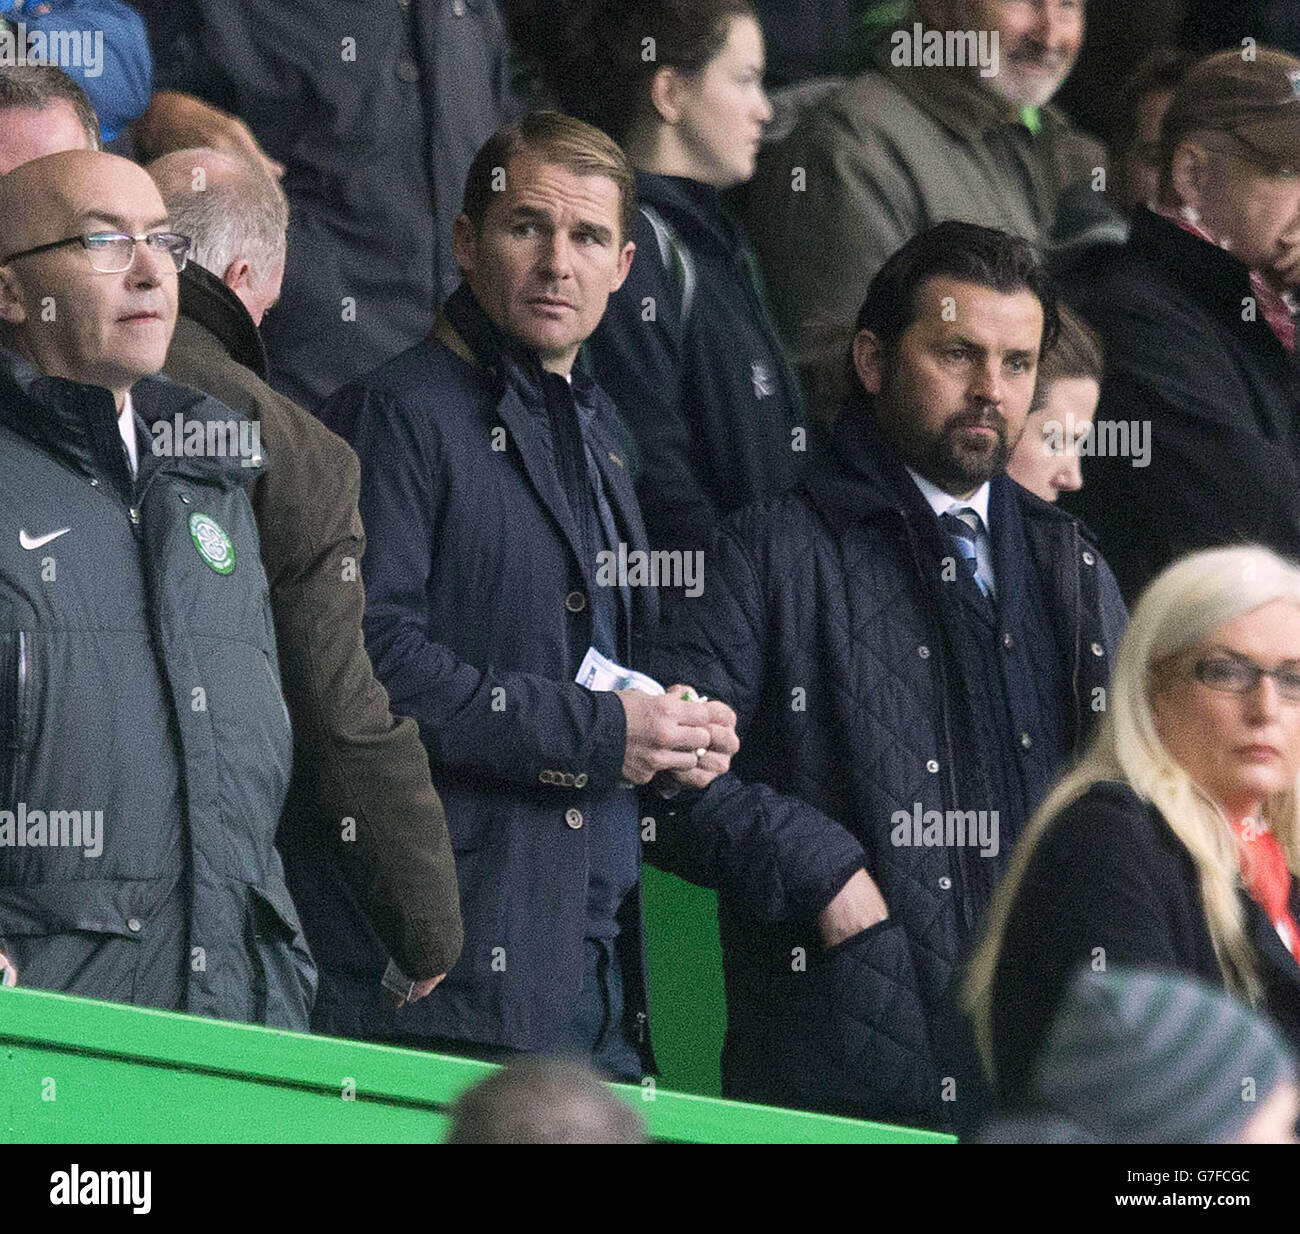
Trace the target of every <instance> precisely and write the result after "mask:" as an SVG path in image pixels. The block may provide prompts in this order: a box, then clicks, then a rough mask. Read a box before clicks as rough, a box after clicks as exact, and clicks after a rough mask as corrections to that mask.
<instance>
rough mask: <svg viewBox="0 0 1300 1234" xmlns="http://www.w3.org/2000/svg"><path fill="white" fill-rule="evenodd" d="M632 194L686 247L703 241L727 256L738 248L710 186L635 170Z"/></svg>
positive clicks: (735, 233) (727, 217)
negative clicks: (670, 227)
mask: <svg viewBox="0 0 1300 1234" xmlns="http://www.w3.org/2000/svg"><path fill="white" fill-rule="evenodd" d="M636 195H637V200H638V201H643V202H645V203H646V205H649V206H653V207H654V208H655V209H656V210H658V211H659V213H660V214H662V215H664V217H665V218H666V219H667V220H668V222H670V223H671V224H672V225H673V226H674V227H675V228H676V229H677V230H678V231H679V232H680V233H681V234H682V239H683V240H684V241H685V242H687V243H688V244H690V243H695V244H698V243H700V242H701V241H706V242H708V243H710V244H713V245H715V246H716V247H718V248H721V249H723V250H724V251H725V252H726V253H727V254H729V255H730V254H734V253H735V252H737V251H738V250H739V249H740V247H741V239H740V231H739V229H738V228H737V227H736V224H735V223H734V222H733V221H732V219H731V216H730V215H729V214H728V213H727V212H726V210H725V209H724V208H723V205H722V194H721V193H720V192H719V191H718V190H717V189H715V188H714V187H713V186H712V185H709V184H701V183H700V181H698V180H691V179H688V178H687V177H685V176H660V175H656V174H655V173H654V172H649V171H638V172H637V173H636Z"/></svg>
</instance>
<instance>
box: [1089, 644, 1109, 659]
mask: <svg viewBox="0 0 1300 1234" xmlns="http://www.w3.org/2000/svg"><path fill="white" fill-rule="evenodd" d="M1092 654H1093V655H1094V656H1104V655H1105V654H1106V648H1105V647H1103V646H1102V645H1101V644H1100V643H1093V645H1092Z"/></svg>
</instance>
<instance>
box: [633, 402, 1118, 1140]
mask: <svg viewBox="0 0 1300 1234" xmlns="http://www.w3.org/2000/svg"><path fill="white" fill-rule="evenodd" d="M994 484H995V485H997V486H1010V488H1011V492H1012V493H1013V494H1014V497H1015V498H1016V499H1017V500H1018V501H1019V503H1020V513H1021V518H1022V521H1023V524H1024V532H1025V537H1026V539H1027V541H1028V544H1029V546H1030V557H1031V561H1030V563H1029V565H1028V568H1032V569H1033V570H1035V571H1036V572H1037V574H1038V577H1039V579H1040V580H1041V583H1042V586H1043V590H1044V593H1045V595H1046V597H1047V603H1048V607H1049V609H1050V612H1051V614H1052V617H1053V619H1054V622H1055V627H1054V629H1055V637H1056V639H1057V642H1058V645H1059V647H1060V654H1061V658H1062V661H1063V663H1064V665H1065V668H1066V675H1067V679H1068V680H1069V682H1070V683H1071V687H1070V692H1069V695H1068V697H1067V698H1066V699H1064V700H1062V701H1063V704H1064V706H1065V707H1066V709H1067V711H1068V727H1069V737H1070V744H1071V745H1072V746H1077V744H1078V742H1079V740H1080V738H1081V736H1082V734H1083V733H1084V731H1085V729H1086V728H1087V727H1088V723H1089V720H1090V718H1091V716H1092V714H1093V710H1092V709H1093V707H1094V706H1095V705H1096V695H1095V691H1096V690H1098V689H1101V688H1103V687H1104V686H1105V685H1106V683H1107V677H1108V670H1109V664H1110V662H1111V659H1112V656H1113V652H1114V648H1115V644H1116V641H1117V639H1118V637H1119V634H1120V631H1121V628H1122V626H1123V624H1124V608H1123V604H1122V603H1121V601H1120V598H1119V592H1118V590H1117V588H1116V585H1115V582H1114V579H1113V578H1112V577H1111V574H1110V571H1109V569H1108V568H1107V567H1106V564H1105V562H1104V561H1102V559H1101V557H1100V556H1099V555H1098V554H1097V552H1096V550H1095V549H1094V548H1093V546H1092V545H1091V543H1090V541H1089V540H1088V539H1087V536H1086V533H1085V532H1084V531H1083V529H1082V528H1081V526H1080V525H1079V524H1078V523H1077V522H1075V521H1074V520H1073V519H1072V518H1070V517H1069V516H1068V515H1066V514H1064V513H1062V512H1061V511H1060V510H1058V509H1056V508H1055V507H1054V506H1050V505H1047V504H1046V503H1044V502H1042V501H1039V500H1038V499H1037V498H1036V497H1034V496H1032V495H1031V494H1029V493H1027V492H1025V491H1024V490H1023V489H1020V488H1019V487H1018V486H1014V485H1011V482H1010V481H1009V480H1007V479H1006V478H1005V477H1000V478H999V479H997V480H995V481H994ZM909 489H910V493H909V492H908V490H909ZM996 535H997V529H996V528H994V536H995V537H996ZM948 552H949V550H948V549H947V548H946V547H945V546H944V545H943V543H942V542H941V541H940V539H939V526H938V520H937V519H935V517H934V515H933V512H932V511H931V510H930V508H929V506H927V505H926V504H925V503H924V499H923V498H922V497H921V495H920V493H919V491H918V490H917V489H916V487H915V485H913V484H912V482H911V481H910V479H909V478H908V477H907V475H906V473H905V472H904V471H903V469H902V467H901V465H900V464H899V463H898V461H897V459H896V456H894V455H893V454H892V452H891V451H889V450H888V448H887V447H886V446H885V445H884V443H883V441H882V439H881V438H880V437H879V435H878V433H876V432H875V431H874V430H873V429H871V428H870V427H869V426H868V425H867V423H866V421H865V418H864V417H863V416H862V415H861V413H847V412H846V413H845V415H843V416H842V417H841V420H840V423H839V425H838V426H837V440H836V458H835V462H834V465H833V466H831V467H830V468H828V469H827V471H826V472H825V474H818V475H816V476H812V477H809V479H808V480H806V481H805V482H804V485H803V487H802V488H801V490H800V491H797V492H795V493H792V494H789V495H787V496H786V497H784V498H781V499H779V500H776V501H772V502H768V503H765V504H762V505H759V506H755V507H751V508H750V509H747V510H745V511H743V512H742V513H741V514H739V515H738V516H736V517H734V518H733V519H731V520H729V521H728V522H727V523H726V524H724V527H723V532H722V534H721V536H720V537H719V542H718V545H717V547H716V549H715V551H714V553H713V554H712V555H711V557H710V559H709V562H708V565H709V572H708V575H707V578H706V584H705V592H704V596H703V597H702V598H701V599H700V600H698V601H694V602H685V601H684V602H683V603H682V604H681V605H679V606H678V607H677V610H675V612H674V614H673V620H672V621H671V622H670V625H669V628H668V630H667V632H666V634H665V635H664V637H663V640H662V644H661V645H660V646H659V647H658V648H656V650H655V653H654V654H653V655H652V656H651V658H650V660H649V663H648V668H649V671H651V672H654V673H656V674H659V675H662V674H664V673H667V674H669V676H670V677H671V679H672V680H681V681H686V682H690V683H691V684H692V685H695V686H696V687H698V688H699V689H700V690H702V691H703V692H704V693H706V694H708V695H711V696H714V697H717V698H720V699H722V700H723V701H725V702H727V703H730V704H731V705H732V706H733V707H734V708H735V709H736V713H737V716H738V718H739V732H740V737H741V751H740V754H739V756H738V758H737V760H736V762H735V763H734V764H733V768H734V770H733V773H732V774H729V775H727V776H723V777H720V778H719V779H718V780H716V781H714V783H713V784H712V785H710V787H709V788H708V790H707V791H705V792H704V793H703V794H702V795H701V796H699V797H698V799H697V800H696V801H695V802H694V805H693V808H691V803H689V802H683V803H681V804H680V805H679V804H678V803H676V802H673V803H667V804H664V805H662V806H661V807H660V808H659V809H658V810H657V812H656V823H657V827H656V833H655V842H654V843H647V844H646V845H645V853H646V856H647V858H648V859H649V860H651V861H653V862H654V863H655V864H656V865H661V866H663V867H664V868H665V869H668V870H670V871H672V872H674V873H677V874H679V875H681V876H682V877H684V878H688V879H690V880H691V881H692V882H696V883H700V884H702V885H704V886H711V887H716V888H718V890H719V917H720V922H721V927H722V945H723V961H724V969H725V976H726V985H727V1010H728V1025H727V1039H726V1044H725V1047H724V1051H723V1082H724V1086H725V1088H726V1091H727V1092H728V1095H731V1096H737V1097H744V1098H746V1099H749V1100H761V1101H768V1102H774V1103H777V1104H783V1105H800V1106H810V1107H815V1108H820V1109H826V1110H833V1111H838V1112H843V1113H851V1114H856V1115H859V1116H865V1117H876V1118H885V1119H892V1120H908V1121H919V1122H924V1123H930V1124H931V1125H934V1124H936V1123H940V1122H942V1121H943V1120H944V1118H945V1114H944V1112H943V1109H942V1107H941V1103H940V1098H941V1088H940V1074H941V1073H940V1070H939V1066H938V1061H937V1056H936V1055H937V1052H936V1048H935V1044H934V1041H933V1037H934V1034H935V1031H936V1022H937V1020H938V1018H939V1016H940V1013H941V1009H942V1008H943V1007H944V1006H945V1003H944V996H945V993H946V989H947V987H948V985H949V982H950V980H951V978H952V976H953V975H954V971H955V966H956V964H957V963H958V961H959V958H960V956H961V954H962V952H963V950H964V948H965V947H966V945H967V942H968V940H969V939H970V938H971V936H972V933H973V930H974V928H975V925H976V922H977V919H978V916H979V914H980V912H981V911H982V910H983V908H984V898H983V895H982V894H981V890H980V889H981V887H982V886H985V885H986V883H987V880H986V878H985V877H984V876H985V869H984V868H983V867H984V866H986V865H988V864H992V863H994V862H996V863H997V865H998V867H999V868H1001V867H1002V866H1003V865H1004V864H1005V861H1006V858H1007V853H1006V851H1005V850H1003V851H1002V852H1000V853H999V854H998V856H997V857H996V858H989V857H983V856H981V855H980V853H979V851H978V849H977V848H974V847H969V848H959V847H925V846H919V847H918V846H911V845H908V846H900V845H896V844H894V843H891V831H892V828H893V815H894V813H895V811H898V810H903V811H906V812H907V813H908V814H911V813H912V812H913V811H914V809H916V808H917V807H918V806H919V808H920V809H921V811H922V812H924V811H926V810H950V809H955V808H961V809H968V808H970V806H969V799H968V798H965V797H962V796H961V795H960V794H961V787H960V786H961V784H962V782H963V779H964V777H963V775H962V773H963V772H964V771H965V770H966V765H968V764H969V763H970V761H971V759H970V756H969V755H968V754H967V749H968V746H969V742H970V740H971V733H972V723H971V717H970V715H969V712H968V710H967V709H966V708H965V707H964V706H962V704H961V702H960V695H959V693H958V691H957V690H956V689H955V684H954V683H955V682H956V681H957V679H958V669H957V666H956V664H955V660H954V655H953V652H952V650H951V648H950V645H949V643H950V629H951V626H950V623H951V621H952V620H954V616H953V609H954V608H955V607H956V601H955V598H953V597H951V596H950V595H948V594H945V593H946V592H951V590H952V589H951V588H950V587H948V586H947V585H946V584H945V583H943V582H941V581H940V579H941V571H942V568H943V558H944V556H945V555H946V554H947V553H948ZM644 835H645V831H644V824H643V836H644ZM860 867H865V868H866V870H867V871H868V872H869V873H870V874H871V876H872V878H873V879H874V880H875V881H876V883H877V884H878V885H879V887H880V889H881V892H882V894H883V895H884V898H885V901H886V903H887V904H888V906H889V910H890V916H889V917H888V919H887V920H886V921H884V922H882V923H880V924H878V925H876V926H873V927H871V929H869V930H866V931H864V932H863V933H861V934H858V935H857V936H856V937H854V938H851V939H849V940H847V941H845V942H844V943H841V944H840V945H839V946H837V947H834V948H831V949H830V950H827V949H826V948H825V946H824V945H823V943H822V941H821V936H820V934H819V932H818V929H817V924H816V918H817V916H818V914H819V913H820V912H821V910H822V909H823V908H824V907H825V906H826V905H827V904H828V903H829V902H830V900H831V899H832V898H833V897H834V896H835V894H836V893H837V892H838V891H839V890H840V888H841V887H843V885H844V883H845V882H846V881H847V880H848V878H849V877H850V875H851V874H853V872H854V871H855V870H857V869H858V868H860Z"/></svg>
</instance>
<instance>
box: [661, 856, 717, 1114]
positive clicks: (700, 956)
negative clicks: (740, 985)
mask: <svg viewBox="0 0 1300 1234" xmlns="http://www.w3.org/2000/svg"><path fill="white" fill-rule="evenodd" d="M645 912H646V934H647V940H648V945H649V950H650V1024H651V1029H652V1031H653V1040H654V1047H655V1056H656V1058H657V1059H658V1061H659V1069H660V1076H659V1083H661V1084H662V1085H664V1087H666V1088H672V1089H676V1090H678V1091H680V1092H684V1093H702V1094H703V1095H704V1096H707V1097H717V1096H720V1095H721V1094H722V1080H721V1073H720V1071H719V1065H718V1060H719V1058H720V1057H721V1054H722V1038H723V1035H724V1034H725V1033H726V1030H727V1006H726V999H725V997H724V995H723V989H722V947H721V945H720V944H719V942H718V897H717V895H716V894H715V893H714V892H712V891H705V890H704V889H703V888H702V887H696V886H694V885H692V884H691V883H688V882H685V881H683V880H682V879H680V878H677V877H675V876H674V875H672V874H664V873H663V872H662V871H660V870H656V869H654V868H653V867H652V866H646V867H645Z"/></svg>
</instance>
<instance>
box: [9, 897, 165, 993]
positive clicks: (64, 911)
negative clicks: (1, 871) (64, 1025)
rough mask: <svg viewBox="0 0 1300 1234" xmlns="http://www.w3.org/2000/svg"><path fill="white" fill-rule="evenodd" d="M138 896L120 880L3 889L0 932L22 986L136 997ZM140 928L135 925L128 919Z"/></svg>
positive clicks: (138, 923) (138, 938)
mask: <svg viewBox="0 0 1300 1234" xmlns="http://www.w3.org/2000/svg"><path fill="white" fill-rule="evenodd" d="M138 902H139V897H138V895H135V894H133V893H132V891H131V889H130V888H128V887H125V886H123V885H120V884H113V883H100V882H76V881H67V882H50V883H35V884H33V885H31V886H28V887H4V888H0V938H2V939H4V940H5V945H6V947H7V951H6V954H7V955H8V957H9V959H10V960H11V961H12V962H13V964H14V966H15V967H16V968H17V969H18V981H19V983H20V984H21V985H24V986H30V987H32V988H33V989H38V990H56V991H60V992H62V993H64V994H77V995H80V996H82V997H84V998H101V999H107V1000H108V1001H110V1002H116V1003H130V1002H134V1001H135V985H136V977H137V972H136V970H137V967H138V965H139V958H140V947H139V943H140V933H139V926H140V922H141V919H140V918H139V917H135V916H133V915H132V911H131V906H132V905H135V904H137V903H138ZM132 922H134V923H135V924H136V926H137V929H136V930H132V929H131V923H132Z"/></svg>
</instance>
